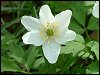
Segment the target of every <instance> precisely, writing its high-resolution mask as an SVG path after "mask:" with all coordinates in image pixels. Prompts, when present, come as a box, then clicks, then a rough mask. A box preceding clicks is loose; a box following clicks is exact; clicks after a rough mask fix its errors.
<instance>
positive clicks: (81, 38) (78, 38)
mask: <svg viewBox="0 0 100 75" xmlns="http://www.w3.org/2000/svg"><path fill="white" fill-rule="evenodd" d="M74 41H77V42H79V43H83V44H84V42H85V41H84V38H83V36H81V35H79V34H76V38H75V40H74Z"/></svg>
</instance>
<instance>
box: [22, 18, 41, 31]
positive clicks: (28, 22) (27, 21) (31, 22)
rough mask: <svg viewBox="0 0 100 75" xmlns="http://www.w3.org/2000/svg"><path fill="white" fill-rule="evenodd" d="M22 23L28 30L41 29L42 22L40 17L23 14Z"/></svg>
mask: <svg viewBox="0 0 100 75" xmlns="http://www.w3.org/2000/svg"><path fill="white" fill-rule="evenodd" d="M21 23H22V24H23V25H24V27H25V28H26V29H27V30H28V31H32V30H37V29H38V30H39V27H40V25H41V24H40V22H39V20H38V19H36V18H34V17H31V16H23V17H22V19H21Z"/></svg>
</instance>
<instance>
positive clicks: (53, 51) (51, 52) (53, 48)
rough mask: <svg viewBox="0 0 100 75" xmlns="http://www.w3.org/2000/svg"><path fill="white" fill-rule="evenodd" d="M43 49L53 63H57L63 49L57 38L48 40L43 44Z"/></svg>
mask: <svg viewBox="0 0 100 75" xmlns="http://www.w3.org/2000/svg"><path fill="white" fill-rule="evenodd" d="M42 49H43V53H44V56H45V58H46V59H47V60H48V62H49V63H51V64H53V63H56V61H57V59H58V56H59V53H60V49H61V47H60V44H58V43H56V42H55V40H51V41H49V42H48V41H46V42H45V43H44V44H43V45H42Z"/></svg>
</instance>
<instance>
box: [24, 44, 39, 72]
mask: <svg viewBox="0 0 100 75" xmlns="http://www.w3.org/2000/svg"><path fill="white" fill-rule="evenodd" d="M28 50H29V51H28V55H27V61H26V63H25V66H26V67H27V69H28V70H29V69H30V68H31V67H32V66H33V64H34V61H35V58H36V56H37V54H38V49H36V47H34V46H31V48H29V49H28Z"/></svg>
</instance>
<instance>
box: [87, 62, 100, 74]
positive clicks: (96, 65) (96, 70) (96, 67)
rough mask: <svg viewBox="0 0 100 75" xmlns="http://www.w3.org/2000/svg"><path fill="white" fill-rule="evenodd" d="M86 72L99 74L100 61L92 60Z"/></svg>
mask: <svg viewBox="0 0 100 75" xmlns="http://www.w3.org/2000/svg"><path fill="white" fill-rule="evenodd" d="M86 74H99V62H98V61H94V62H92V63H91V64H90V65H89V66H88V67H87V69H86Z"/></svg>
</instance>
